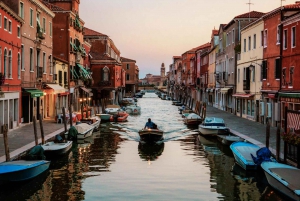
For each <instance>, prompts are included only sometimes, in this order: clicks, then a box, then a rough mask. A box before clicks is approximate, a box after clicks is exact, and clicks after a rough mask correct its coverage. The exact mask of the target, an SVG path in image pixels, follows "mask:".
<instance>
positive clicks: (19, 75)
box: [18, 53, 21, 79]
mask: <svg viewBox="0 0 300 201" xmlns="http://www.w3.org/2000/svg"><path fill="white" fill-rule="evenodd" d="M20 77H21V56H20V53H18V78H19V79H20Z"/></svg>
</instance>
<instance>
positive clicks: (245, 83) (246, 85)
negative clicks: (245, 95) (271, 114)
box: [243, 79, 250, 91]
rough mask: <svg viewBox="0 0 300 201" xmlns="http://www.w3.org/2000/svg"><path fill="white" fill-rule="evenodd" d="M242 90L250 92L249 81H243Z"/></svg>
mask: <svg viewBox="0 0 300 201" xmlns="http://www.w3.org/2000/svg"><path fill="white" fill-rule="evenodd" d="M243 90H244V91H249V90H250V79H248V80H243Z"/></svg>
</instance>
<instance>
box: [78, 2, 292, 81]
mask: <svg viewBox="0 0 300 201" xmlns="http://www.w3.org/2000/svg"><path fill="white" fill-rule="evenodd" d="M295 1H296V0H285V1H281V0H251V1H250V3H251V5H250V10H251V11H259V12H269V11H271V10H273V9H275V8H277V7H279V6H280V5H281V3H282V5H287V4H293V3H295ZM248 3H249V0H81V1H80V10H79V15H80V18H81V19H83V21H84V22H85V27H88V28H90V29H93V30H95V31H98V32H100V33H103V34H106V35H108V36H109V37H110V38H111V39H112V40H113V42H114V44H115V45H116V47H117V48H118V49H119V50H120V52H121V57H125V58H129V59H133V60H136V65H137V66H138V67H139V70H140V74H139V77H140V78H144V77H145V75H146V74H147V73H151V74H153V75H160V68H161V65H162V63H164V64H165V67H166V72H167V71H169V65H170V64H172V57H173V56H181V54H183V53H184V52H186V51H188V50H190V49H192V48H194V47H197V46H200V45H202V44H204V43H207V42H210V36H211V31H212V30H213V29H214V28H215V29H218V28H219V25H220V24H227V23H228V22H230V21H231V20H232V19H233V18H234V17H235V16H237V15H240V14H243V13H247V12H249V4H248Z"/></svg>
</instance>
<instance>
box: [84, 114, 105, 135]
mask: <svg viewBox="0 0 300 201" xmlns="http://www.w3.org/2000/svg"><path fill="white" fill-rule="evenodd" d="M80 122H82V123H86V124H89V125H91V126H93V127H94V130H93V131H94V132H96V131H98V129H99V126H100V123H101V118H99V117H98V116H95V117H91V118H87V119H81V120H80Z"/></svg>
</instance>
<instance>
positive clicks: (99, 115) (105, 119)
mask: <svg viewBox="0 0 300 201" xmlns="http://www.w3.org/2000/svg"><path fill="white" fill-rule="evenodd" d="M96 116H97V117H99V118H100V119H101V121H109V120H110V116H112V115H111V114H96Z"/></svg>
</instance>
